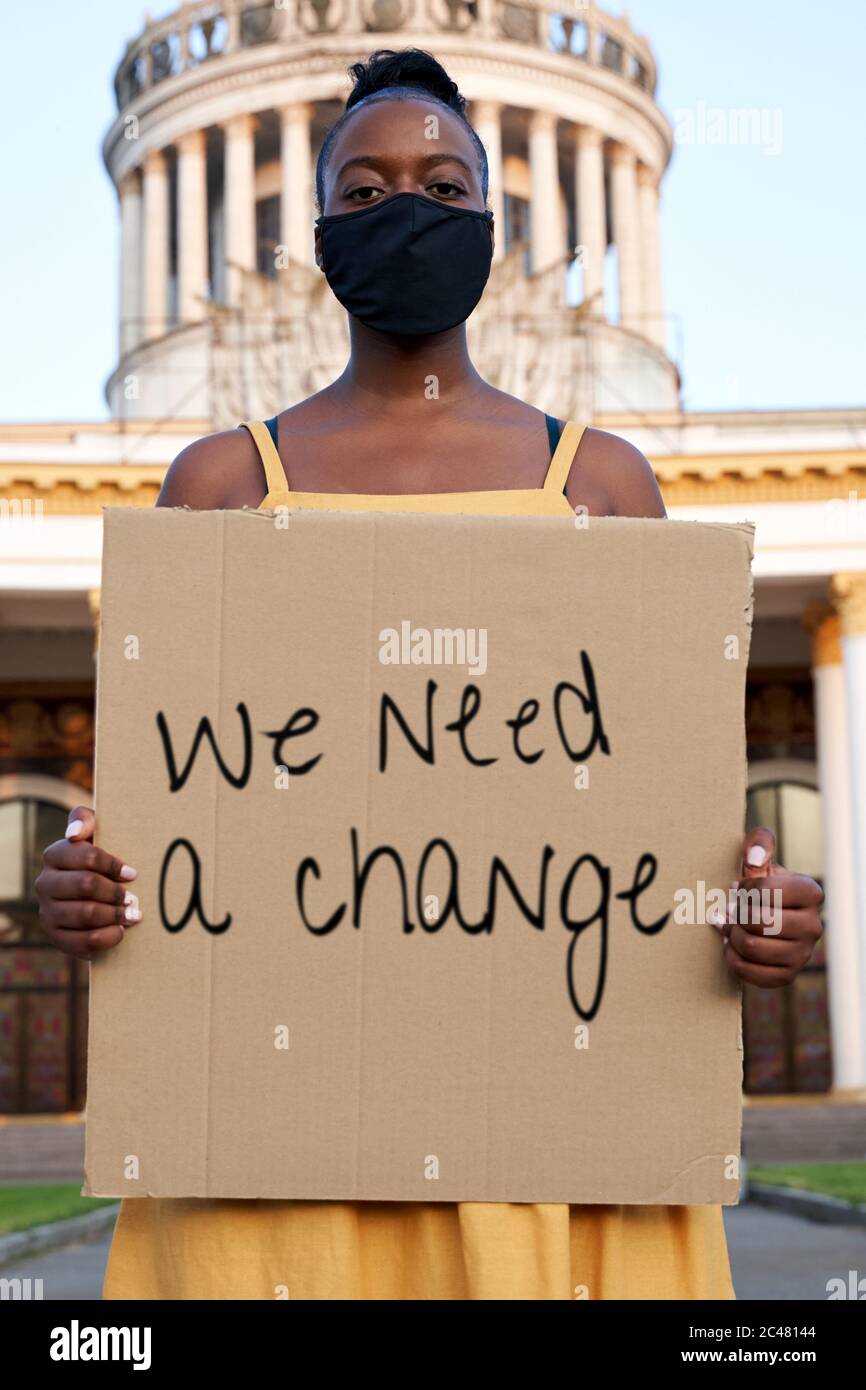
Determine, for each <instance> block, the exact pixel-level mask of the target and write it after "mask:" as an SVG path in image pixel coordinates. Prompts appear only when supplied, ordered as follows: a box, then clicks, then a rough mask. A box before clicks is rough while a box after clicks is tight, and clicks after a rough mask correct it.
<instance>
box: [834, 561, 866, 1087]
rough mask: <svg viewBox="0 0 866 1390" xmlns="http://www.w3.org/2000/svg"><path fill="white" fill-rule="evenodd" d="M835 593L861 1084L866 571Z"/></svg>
mask: <svg viewBox="0 0 866 1390" xmlns="http://www.w3.org/2000/svg"><path fill="white" fill-rule="evenodd" d="M832 589H833V596H834V599H835V602H836V607H837V608H838V610H839V617H840V619H841V628H842V665H843V669H844V672H845V694H846V699H847V707H848V740H849V746H850V765H849V766H850V785H851V803H852V816H851V824H852V828H853V839H854V868H855V875H856V885H857V886H856V895H857V937H858V946H859V970H858V983H859V986H860V1000H859V1014H860V1037H861V1051H860V1056H861V1069H860V1076H861V1082H860V1084H861V1085H862V1084H863V1082H862V1078H863V1076H864V1073H866V573H860V574H837V575H834V577H833V584H832Z"/></svg>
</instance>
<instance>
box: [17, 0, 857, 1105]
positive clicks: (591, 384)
mask: <svg viewBox="0 0 866 1390" xmlns="http://www.w3.org/2000/svg"><path fill="white" fill-rule="evenodd" d="M410 45H418V46H421V47H425V48H428V49H430V50H431V51H433V52H434V53H435V54H436V56H437V57H439V58H440V59H441V61H442V62H444V64H445V65H446V67H447V68H448V70H449V72H450V73H451V75H452V76H453V77H454V79H455V81H456V82H457V83H458V85H459V87H460V89H461V91H462V92H463V93H464V94H465V95H466V97H467V98H468V100H469V103H470V114H471V117H472V119H473V123H474V124H475V127H476V129H477V130H478V132H479V134H480V136H481V138H482V140H483V141H484V144H485V147H486V149H487V152H488V157H489V161H490V173H491V191H490V204H491V207H492V208H493V211H494V214H495V217H496V224H497V229H498V236H497V256H496V261H495V264H494V268H493V273H492V275H491V280H490V284H489V287H488V290H487V292H486V294H485V297H484V299H483V300H482V303H481V305H480V306H479V308H478V310H476V313H475V314H474V315H473V317H472V319H471V320H470V338H471V345H472V348H473V353H474V356H475V360H476V362H477V364H478V366H479V369H480V370H481V371H482V373H483V374H484V375H485V376H486V377H487V378H488V379H489V380H491V381H493V382H495V383H496V384H497V385H499V386H501V387H502V388H503V389H505V390H508V391H511V392H513V393H514V394H516V395H519V396H522V397H524V398H525V399H528V400H530V401H532V402H533V403H534V404H535V405H538V406H539V407H541V408H542V409H546V410H549V411H551V412H552V413H555V414H556V415H558V416H560V417H565V416H568V417H571V418H576V419H581V420H587V421H591V422H592V423H594V424H596V425H598V426H599V427H601V428H604V429H610V430H613V431H614V432H616V433H619V434H622V435H624V436H625V437H626V438H628V439H630V440H631V441H632V442H633V443H635V444H636V445H637V446H638V447H639V448H641V449H642V450H643V451H644V452H645V453H646V454H647V456H648V457H649V458H650V460H651V462H652V463H653V466H654V468H655V470H656V473H657V476H658V478H659V482H660V485H661V488H662V491H663V494H664V496H665V500H666V503H667V506H668V510H669V512H670V514H671V515H672V516H673V517H692V518H697V519H703V520H722V521H741V520H743V519H749V520H753V521H755V523H756V525H757V536H756V559H755V600H756V602H755V623H754V631H753V648H752V657H751V663H750V670H749V677H748V689H747V708H746V722H747V737H748V751H749V768H750V771H749V788H750V789H749V805H748V808H747V812H748V816H749V819H750V822H751V823H755V824H757V823H760V824H769V825H771V826H772V827H773V828H774V829H775V830H776V833H777V836H778V838H779V843H780V857H781V858H782V860H783V862H787V863H789V864H790V865H791V866H794V867H797V868H799V869H802V870H803V871H805V872H808V873H810V874H812V875H814V876H815V877H817V878H819V879H820V880H821V881H822V882H823V883H824V885H825V889H826V892H827V911H826V936H825V941H824V943H823V944H822V946H821V948H820V950H819V953H818V955H817V956H816V958H815V960H814V961H813V963H812V965H811V967H810V968H809V969H808V970H807V971H805V972H804V973H803V974H802V975H801V976H800V978H799V979H798V980H797V982H796V983H795V984H794V985H793V986H791V987H790V988H789V989H786V990H782V991H768V992H759V991H752V990H747V1000H746V1011H745V1043H746V1088H747V1091H749V1092H751V1093H753V1094H768V1093H770V1094H772V1093H777V1094H779V1093H792V1092H794V1093H796V1092H827V1093H830V1092H836V1093H842V1092H856V1091H858V1090H863V1089H864V1088H866V409H851V410H810V409H802V410H789V411H763V412H762V411H749V412H736V411H720V412H717V413H710V412H702V413H688V412H685V411H683V409H682V407H681V403H680V378H679V370H678V367H677V365H676V364H675V362H674V361H673V359H672V356H671V355H670V348H671V339H672V336H673V335H672V331H671V323H670V320H669V317H668V315H667V314H666V311H665V304H664V297H663V288H662V277H661V229H660V191H661V188H662V184H663V178H664V174H665V170H666V168H667V166H668V163H669V161H670V158H671V155H672V150H673V136H672V131H671V127H670V124H669V122H668V121H667V119H666V117H665V115H664V113H663V112H662V111H661V109H660V107H659V106H658V104H657V103H656V100H655V87H656V63H655V58H654V56H653V53H652V51H651V49H650V46H649V44H648V42H647V41H646V39H644V38H642V37H641V36H639V35H637V34H635V33H634V32H633V30H632V29H631V27H630V25H629V24H628V22H627V21H626V20H625V19H615V18H613V17H611V16H609V15H606V14H605V13H604V12H603V11H601V10H600V9H598V8H597V7H596V6H595V5H594V4H584V3H578V4H575V5H562V4H556V3H546V0H522V3H520V4H516V3H510V0H285V2H284V3H276V4H273V5H266V6H256V5H253V4H249V3H246V4H241V3H237V2H236V0H191V3H187V4H183V5H181V7H180V8H179V9H178V10H177V11H176V12H175V13H174V14H172V15H170V16H168V17H167V18H165V19H163V20H159V21H157V22H154V23H149V24H147V25H146V27H145V28H144V30H143V31H142V33H141V34H139V35H138V36H137V37H136V38H135V39H134V40H132V41H131V42H130V43H129V44H128V45H127V47H126V51H125V52H124V55H123V57H122V59H121V62H120V64H119V67H118V69H117V73H116V76H115V91H116V95H117V115H116V118H115V119H114V121H113V122H112V124H111V127H110V129H109V131H108V133H107V135H106V139H105V146H104V157H105V163H106V167H107V170H108V173H109V176H110V177H111V179H112V180H113V183H114V185H115V187H116V190H117V197H118V212H119V257H120V313H119V325H118V329H119V331H118V356H117V362H116V365H115V367H114V370H113V371H112V372H111V374H110V377H109V379H108V382H107V384H106V395H107V400H108V403H109V406H110V419H108V420H107V421H100V422H93V423H89V424H88V423H79V424H63V423H53V424H29V425H4V424H0V673H2V674H0V1111H6V1112H12V1113H17V1112H28V1111H29V1112H40V1111H44V1112H52V1111H62V1110H74V1109H77V1108H79V1107H80V1105H81V1104H82V1101H83V1094H84V1072H83V1059H84V1047H85V1040H86V969H85V968H82V967H80V966H76V965H75V964H74V963H72V962H69V961H68V960H66V959H64V958H61V957H60V956H59V954H58V953H56V952H55V951H54V950H53V949H52V948H51V947H49V946H48V945H47V943H46V942H45V940H44V938H42V937H41V935H40V933H39V930H38V927H37V925H36V915H35V906H34V902H33V894H32V883H33V879H34V877H35V875H36V872H37V871H38V860H39V852H40V850H41V847H42V846H43V845H44V844H45V843H47V842H48V841H50V840H51V839H54V838H57V836H58V835H59V834H61V833H62V829H63V826H64V825H65V821H66V811H67V810H68V808H69V807H71V806H73V805H75V804H77V803H79V802H84V803H88V802H89V800H90V797H91V792H92V751H93V727H94V707H93V702H94V645H95V636H94V633H95V623H96V619H97V618H98V612H99V583H100V574H99V570H100V549H101V508H102V507H103V506H105V505H111V506H117V505H131V506H150V505H152V504H153V502H154V501H155V498H156V495H157V492H158V490H159V485H160V482H161V480H162V477H163V475H164V472H165V469H166V467H167V466H168V464H169V462H170V461H171V459H172V458H173V457H174V456H175V455H176V454H177V453H178V452H179V451H180V449H182V448H183V447H184V446H185V445H186V444H188V443H189V442H190V440H192V439H194V438H197V437H199V436H200V435H202V434H205V433H208V432H209V431H211V430H214V429H220V428H225V427H230V426H233V425H235V424H237V422H238V421H239V420H242V419H246V418H250V417H259V418H261V417H263V416H266V415H269V414H272V413H274V412H275V411H276V410H278V409H280V408H283V407H285V406H287V405H290V404H292V403H293V402H294V401H296V400H298V399H302V398H303V397H304V396H306V395H308V394H310V393H311V392H312V391H315V390H318V389H319V388H320V387H322V386H323V385H325V384H326V383H327V382H328V381H330V380H332V379H333V378H334V377H335V376H336V375H337V374H338V373H339V371H340V370H341V369H342V367H343V365H344V363H345V360H346V354H347V345H348V337H347V332H346V324H345V315H344V314H343V311H342V310H341V309H340V307H339V305H337V304H336V302H335V301H334V300H333V298H332V296H331V295H330V292H329V291H328V290H327V287H326V285H325V283H324V279H323V277H322V276H321V275H320V274H319V272H318V271H317V270H316V268H315V266H314V264H313V261H312V247H313V238H312V224H313V220H314V218H315V216H316V212H317V209H316V208H315V203H314V189H313V170H314V162H315V156H316V153H317V150H318V147H319V144H320V142H321V139H322V138H323V136H324V133H325V132H326V130H327V129H328V128H329V126H330V125H331V124H332V123H333V121H334V120H335V119H336V117H337V115H338V114H339V111H340V110H341V108H342V103H343V102H344V100H345V97H346V95H347V93H348V83H347V79H346V68H347V66H348V64H349V63H350V62H353V61H355V60H357V59H358V58H362V57H364V56H365V55H366V54H368V53H369V52H370V51H372V49H374V48H379V47H384V48H400V47H406V46H410Z"/></svg>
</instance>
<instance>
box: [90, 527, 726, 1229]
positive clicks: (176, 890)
mask: <svg viewBox="0 0 866 1390" xmlns="http://www.w3.org/2000/svg"><path fill="white" fill-rule="evenodd" d="M751 542H752V532H751V528H750V527H748V526H718V525H701V524H698V523H690V522H689V523H687V522H672V521H638V520H625V519H622V520H620V519H612V520H596V519H590V520H589V522H588V524H587V522H586V519H585V518H578V519H577V521H576V522H574V521H572V519H571V518H569V517H565V518H549V519H548V518H522V519H521V518H514V517H483V516H453V517H442V516H429V515H428V516H424V515H415V514H375V513H361V514H351V513H339V512H336V513H327V512H325V513H323V512H312V511H310V512H292V513H286V512H284V513H278V514H276V515H275V514H273V513H262V512H246V511H244V512H206V513H195V512H188V511H184V510H178V511H171V510H155V511H151V512H141V511H131V510H109V511H107V513H106V516H105V552H104V580H103V591H102V630H101V641H100V655H99V688H98V755H97V788H96V811H97V824H98V835H97V842H98V843H99V844H101V845H103V846H105V847H106V848H108V849H109V850H111V851H112V852H113V853H115V854H118V855H121V856H122V857H123V859H124V860H125V861H126V862H128V863H131V864H133V865H134V866H135V867H136V868H137V869H138V871H139V877H138V879H137V881H136V883H135V884H134V885H133V886H134V889H135V892H136V893H137V894H138V895H139V899H140V906H141V910H142V912H143V921H142V922H141V923H140V924H139V925H137V926H135V927H133V928H131V929H130V930H129V931H128V932H127V935H126V939H125V940H124V942H123V943H122V944H121V945H120V947H119V948H118V949H116V950H114V951H112V952H110V953H109V954H107V955H106V956H104V957H102V958H100V959H98V960H97V961H95V962H94V965H93V969H92V988H91V1015H90V1066H89V1082H88V1101H87V1158H86V1174H87V1177H86V1187H85V1191H86V1192H87V1193H89V1194H91V1195H104V1196H126V1197H128V1196H136V1195H140V1196H144V1195H154V1196H178V1197H184V1196H199V1197H236V1198H237V1197H250V1198H252V1197H265V1198H317V1199H335V1200H339V1199H369V1200H411V1201H453V1200H460V1201H507V1202H512V1201H517V1202H571V1203H595V1202H604V1203H632V1202H637V1203H700V1202H733V1201H735V1200H736V1195H737V1189H738V1179H737V1154H738V1149H739V1133H740V1088H741V1080H742V1050H741V1041H740V1018H739V989H738V986H737V983H736V981H735V980H734V979H733V978H732V977H731V975H730V974H729V972H728V970H727V968H726V966H725V965H724V963H723V960H722V950H721V940H720V937H719V933H718V931H717V930H716V929H714V927H713V926H712V925H708V916H709V913H710V911H711V910H712V907H713V905H714V903H715V904H716V905H717V904H718V902H719V901H721V900H723V899H724V895H725V893H726V892H727V889H728V886H729V884H730V881H731V878H732V877H733V876H735V875H736V873H737V871H738V863H739V850H740V845H741V835H742V830H743V816H744V802H745V785H746V782H745V745H744V729H743V705H744V683H745V672H746V664H747V660H748V645H749V632H750V622H751V576H750V558H751ZM714 893H715V894H716V897H715V898H714V897H713V894H714ZM719 895H721V896H719Z"/></svg>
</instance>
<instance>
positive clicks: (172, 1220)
mask: <svg viewBox="0 0 866 1390" xmlns="http://www.w3.org/2000/svg"><path fill="white" fill-rule="evenodd" d="M352 74H353V76H354V78H355V86H354V89H353V91H352V94H351V96H350V98H349V100H348V102H347V109H346V112H345V113H344V114H343V115H342V116H341V118H340V120H339V121H338V122H337V124H336V126H335V127H334V129H333V130H332V131H331V133H330V134H329V136H328V138H327V139H326V141H325V143H324V146H323V148H322V151H321V154H320V157H319V163H318V169H317V194H318V201H319V205H320V209H321V212H322V216H321V217H320V218H319V219H318V222H317V227H316V259H317V263H318V265H319V267H320V269H323V270H324V273H325V274H326V276H327V278H328V281H329V283H330V285H331V287H332V289H333V290H334V292H335V294H336V295H337V297H338V298H339V299H340V301H341V302H342V303H343V304H344V306H345V307H346V309H347V310H348V312H349V315H350V317H349V326H350V330H351V356H350V359H349V363H348V365H347V367H346V369H345V371H344V372H343V374H342V376H340V377H339V378H338V380H337V381H335V382H334V383H333V384H332V385H330V386H328V387H327V388H326V389H325V390H323V391H320V392H318V393H317V394H316V395H315V396H312V397H311V398H310V399H309V400H305V401H302V402H301V403H300V404H299V405H296V406H294V407H292V408H291V409H290V410H286V411H283V413H282V414H281V415H280V416H279V417H276V418H275V419H274V420H273V421H269V422H267V425H263V424H252V423H251V424H250V425H248V426H241V427H239V428H238V429H236V430H230V431H227V432H226V433H224V434H218V435H215V436H212V437H210V438H207V439H203V440H199V441H198V442H196V443H195V444H192V445H190V447H189V448H187V449H185V450H184V451H183V452H182V453H181V454H180V455H179V457H178V458H177V459H176V460H175V461H174V463H173V464H172V466H171V468H170V469H169V472H168V475H167V477H166V480H165V485H164V487H163V489H162V493H161V495H160V498H159V505H162V506H189V507H195V508H226V507H258V506H269V507H271V506H276V505H279V504H286V505H289V506H301V507H319V508H325V507H330V508H338V507H340V506H347V505H348V506H350V507H351V508H353V509H355V510H358V509H359V508H360V509H363V508H364V507H374V508H376V509H382V508H384V507H387V506H390V507H397V508H398V509H400V510H417V511H427V512H443V513H447V512H451V513H453V512H457V511H480V510H486V511H493V512H499V513H500V514H502V513H508V512H511V513H515V514H535V515H539V514H556V513H561V514H563V515H565V514H567V513H568V512H570V511H571V510H572V509H573V508H575V507H578V506H581V507H585V508H586V509H587V510H588V511H589V513H591V514H592V515H595V516H636V517H663V516H664V508H663V505H662V501H661V497H660V495H659V491H658V488H657V486H656V482H655V479H654V477H653V473H652V470H651V468H650V466H649V464H648V463H647V461H646V459H645V458H644V457H643V455H642V454H640V453H639V452H638V450H637V449H634V448H632V446H631V445H629V444H627V443H626V442H625V441H624V440H622V439H617V438H615V437H614V436H612V435H609V434H605V433H603V432H602V431H600V430H594V429H586V430H584V431H581V429H580V428H579V427H578V426H577V425H575V424H573V423H571V422H569V424H568V426H567V427H565V428H563V426H562V422H560V421H556V420H553V419H551V418H550V417H545V416H544V415H543V414H542V413H541V412H540V411H538V410H536V409H535V408H534V407H532V406H530V405H527V404H525V403H524V402H523V401H519V400H516V399H515V398H514V397H512V396H508V395H506V394H505V393H504V392H502V391H498V390H496V389H495V388H494V387H492V386H490V385H488V383H487V382H485V381H483V380H482V379H481V377H480V376H479V375H478V373H477V371H476V370H475V368H474V367H473V365H472V362H471V361H470V359H469V355H468V352H467V347H466V327H465V320H466V318H467V317H468V315H469V314H470V313H471V311H472V309H473V308H474V306H475V304H476V303H477V301H478V299H479V298H480V296H481V293H482V290H483V287H484V283H485V281H486V279H487V276H488V273H489V270H490V262H491V255H492V246H493V235H494V229H493V226H492V219H491V214H490V213H488V212H486V211H485V204H486V200H487V162H486V159H485V155H484V150H483V147H482V146H481V143H480V141H479V139H478V137H477V135H476V134H475V132H474V131H473V130H472V129H471V127H470V125H469V124H468V122H467V119H466V116H465V114H464V102H463V99H462V98H461V97H460V95H459V93H458V92H457V89H456V87H455V86H454V84H453V83H452V82H451V81H450V79H449V78H448V76H447V74H446V73H445V71H444V70H443V69H442V68H441V67H440V65H439V64H438V63H437V62H436V61H435V60H434V59H433V58H432V57H431V56H430V55H429V54H426V53H422V52H419V51H418V50H408V51H406V52H403V53H399V54H393V53H390V52H384V53H378V54H374V55H373V56H372V57H371V58H370V59H369V60H368V61H367V63H358V64H356V65H355V66H354V67H353V68H352ZM551 456H553V457H551ZM469 489H472V490H471V491H470V490H469ZM93 830H94V818H93V813H92V811H90V810H88V809H86V808H80V809H78V810H77V811H75V812H73V815H72V819H71V822H70V825H69V827H68V829H67V835H66V838H65V839H64V840H61V841H59V842H58V843H57V844H54V845H52V846H51V847H50V848H49V849H48V850H47V851H46V853H45V867H44V869H43V872H42V874H41V875H40V878H39V882H38V885H37V888H38V892H39V897H40V904H41V915H42V920H43V922H44V923H45V925H46V927H47V929H48V931H49V933H50V934H51V936H52V938H53V939H54V941H55V942H56V944H57V945H58V946H59V947H60V948H61V950H64V951H68V952H70V953H71V954H73V955H77V956H79V957H81V958H84V959H91V958H92V957H93V956H94V955H97V954H98V953H99V952H101V951H105V950H112V949H114V948H116V947H117V946H118V945H119V944H120V943H121V942H122V940H123V936H124V931H125V930H126V928H127V927H130V926H132V925H133V924H134V923H135V922H137V921H139V920H140V913H139V912H138V908H137V900H136V898H135V896H134V894H133V893H132V892H130V890H129V884H130V883H131V882H132V881H133V880H134V877H135V871H134V870H133V869H132V868H130V867H128V866H125V865H124V864H123V863H122V861H121V860H119V859H117V858H115V857H113V856H112V855H111V854H110V853H109V852H108V851H107V850H103V849H99V848H95V847H94V846H93V844H92V836H93ZM773 847H774V842H773V837H772V835H771V834H770V832H769V831H766V830H762V831H756V832H754V833H753V834H751V835H750V836H749V837H748V838H747V840H746V843H745V845H744V851H743V855H744V864H743V872H744V874H745V875H746V876H747V877H749V878H750V879H753V880H754V882H755V885H756V886H758V887H760V886H761V884H762V882H763V881H764V879H765V876H767V875H769V876H770V878H771V879H772V886H773V888H776V889H780V890H781V891H782V893H783V903H784V912H783V925H782V930H781V934H780V935H776V936H773V937H768V936H761V935H760V934H758V933H757V932H755V931H750V930H749V929H747V928H745V927H743V926H740V925H738V924H730V923H725V924H720V926H721V927H722V942H721V949H723V950H724V954H725V958H726V960H727V961H728V962H729V964H730V967H731V969H732V970H733V971H734V972H735V973H736V974H737V975H738V976H739V977H740V978H741V979H743V980H750V981H752V982H753V983H755V984H758V985H765V986H768V987H772V986H777V985H783V984H786V983H788V981H790V980H791V979H792V978H793V977H794V975H795V974H796V973H797V971H798V970H800V969H802V967H803V966H804V965H805V963H806V961H807V960H808V959H809V956H810V954H811V951H812V948H813V946H814V944H815V942H816V941H817V939H818V937H819V935H820V923H819V917H818V909H819V907H820V902H821V894H820V890H819V888H818V886H817V885H816V884H815V883H813V882H812V881H811V880H810V879H805V878H801V877H798V876H795V875H793V874H787V873H785V872H784V871H783V870H782V869H780V868H779V867H778V866H776V865H775V864H774V862H773ZM286 1295H287V1296H288V1297H290V1298H300V1299H475V1298H480V1299H500V1298H502V1299H512V1298H526V1299H548V1298H550V1299H569V1298H574V1297H590V1298H695V1299H705V1298H731V1297H733V1292H732V1289H731V1283H730V1276H729V1271H728V1260H727V1252H726V1247H725V1238H724V1229H723V1225H722V1214H721V1209H720V1208H718V1207H695V1208H689V1207H571V1208H569V1207H567V1206H558V1205H548V1206H537V1205H535V1206H533V1205H517V1204H504V1203H495V1204H494V1203H461V1204H456V1203H430V1204H420V1203H414V1204H412V1203H351V1202H341V1203H319V1202H274V1201H224V1200H220V1201H212V1200H176V1199H173V1200H166V1199H153V1198H140V1199H134V1200H129V1201H125V1202H124V1203H123V1206H122V1209H121V1214H120V1217H119V1219H118V1224H117V1230H116V1233H115V1237H114V1243H113V1247H112V1252H111V1257H110V1260H109V1266H108V1272H107V1276H106V1285H105V1296H106V1297H107V1298H146V1299H150V1298H180V1299H199V1298H248V1299H262V1298H275V1297H281V1296H286Z"/></svg>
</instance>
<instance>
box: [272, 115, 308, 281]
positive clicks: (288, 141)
mask: <svg viewBox="0 0 866 1390" xmlns="http://www.w3.org/2000/svg"><path fill="white" fill-rule="evenodd" d="M312 115H313V108H312V106H310V105H309V104H308V103H307V102H304V101H297V102H292V103H291V105H290V106H284V107H283V109H282V111H281V112H280V129H281V146H280V151H281V153H280V160H281V164H282V170H281V177H280V243H281V245H282V246H284V247H285V249H286V253H287V254H288V256H289V258H290V259H291V260H293V261H298V262H299V263H300V264H302V265H312V264H313V261H314V242H313V235H314V225H313V224H314V222H315V220H316V212H315V196H314V189H313V179H314V171H313V159H312V151H311V148H310V122H311V119H312Z"/></svg>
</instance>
